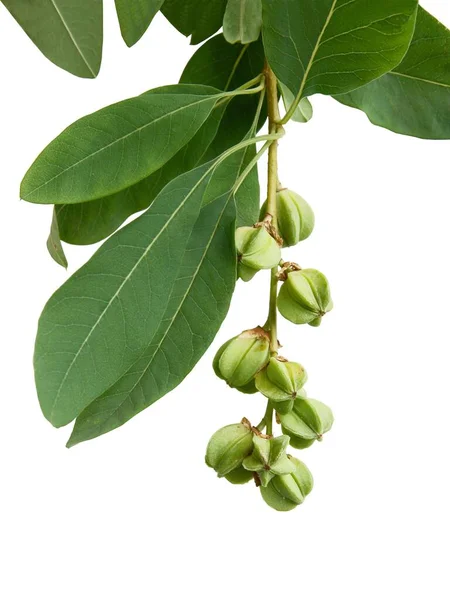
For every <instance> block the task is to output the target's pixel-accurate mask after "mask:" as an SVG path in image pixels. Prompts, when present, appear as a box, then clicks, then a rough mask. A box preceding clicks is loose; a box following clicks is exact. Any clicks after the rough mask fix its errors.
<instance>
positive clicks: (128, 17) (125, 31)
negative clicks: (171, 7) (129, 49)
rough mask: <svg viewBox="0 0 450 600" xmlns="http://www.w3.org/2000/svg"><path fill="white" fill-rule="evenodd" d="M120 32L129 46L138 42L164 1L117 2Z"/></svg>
mask: <svg viewBox="0 0 450 600" xmlns="http://www.w3.org/2000/svg"><path fill="white" fill-rule="evenodd" d="M115 3H116V10H117V16H118V17H119V23H120V31H121V32H122V37H123V39H124V40H125V43H126V45H127V46H133V45H134V44H136V42H138V41H139V40H140V39H141V37H142V36H143V35H144V33H145V32H146V31H147V29H148V28H149V25H150V23H151V22H152V21H153V18H154V16H155V15H156V13H157V12H158V11H159V9H160V8H161V6H162V5H163V4H164V0H115Z"/></svg>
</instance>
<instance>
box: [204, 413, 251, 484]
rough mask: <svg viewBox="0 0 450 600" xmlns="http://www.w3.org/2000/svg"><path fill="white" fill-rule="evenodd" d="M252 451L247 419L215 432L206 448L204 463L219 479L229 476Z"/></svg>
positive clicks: (249, 426) (249, 427)
mask: <svg viewBox="0 0 450 600" xmlns="http://www.w3.org/2000/svg"><path fill="white" fill-rule="evenodd" d="M252 450H253V432H252V427H251V425H250V423H249V422H248V421H247V419H243V420H242V422H241V423H236V424H235V425H226V426H225V427H222V429H219V431H216V433H215V434H214V435H213V436H212V438H211V439H210V440H209V443H208V447H207V448H206V456H205V462H206V464H207V465H208V467H211V468H212V469H214V470H215V471H216V473H217V475H218V476H219V477H225V476H226V475H228V474H231V473H232V472H233V471H235V469H238V468H239V467H240V466H241V465H242V461H243V460H244V458H246V457H247V456H249V454H251V452H252Z"/></svg>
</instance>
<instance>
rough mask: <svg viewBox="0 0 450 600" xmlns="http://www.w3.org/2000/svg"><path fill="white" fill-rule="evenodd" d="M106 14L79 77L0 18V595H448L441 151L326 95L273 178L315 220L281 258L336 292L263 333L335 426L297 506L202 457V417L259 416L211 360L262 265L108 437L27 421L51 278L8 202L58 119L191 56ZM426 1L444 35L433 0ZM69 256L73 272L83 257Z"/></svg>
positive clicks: (255, 315)
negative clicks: (86, 437)
mask: <svg viewBox="0 0 450 600" xmlns="http://www.w3.org/2000/svg"><path fill="white" fill-rule="evenodd" d="M106 4H108V6H107V10H106V22H105V31H106V40H105V48H104V61H103V67H102V70H101V73H100V76H99V77H98V79H97V80H95V81H83V80H80V79H77V78H75V77H73V76H71V75H69V74H67V73H65V72H63V71H62V70H60V69H58V68H57V67H55V66H53V65H52V64H51V63H50V62H48V61H46V60H45V59H44V58H43V57H42V56H41V55H40V53H39V52H38V51H37V50H36V49H35V48H34V47H33V45H32V44H31V42H30V41H29V40H28V39H27V38H26V36H25V35H24V34H23V33H22V31H21V30H20V28H19V27H18V26H16V24H15V23H14V21H13V20H12V19H11V18H10V17H9V15H8V14H7V13H6V11H5V10H4V9H0V22H1V36H0V56H1V57H2V59H1V63H0V74H1V77H0V81H1V85H2V94H1V100H0V102H1V110H0V132H1V133H0V135H1V137H0V165H1V183H0V189H1V201H2V221H3V222H2V228H1V236H0V245H1V271H2V294H1V296H0V303H1V305H2V307H1V313H0V319H1V329H0V332H1V334H0V335H1V340H2V343H1V348H0V352H1V366H2V368H1V383H2V385H1V389H2V392H1V404H2V415H1V422H0V456H1V486H2V492H1V496H0V503H1V512H0V519H1V523H0V544H1V551H2V553H3V557H2V558H1V559H0V564H1V566H2V572H3V573H2V575H1V579H0V596H1V597H2V598H4V599H5V600H19V599H20V600H22V599H27V600H28V599H29V598H33V599H34V598H45V599H46V600H61V599H64V600H72V599H75V598H76V599H79V598H82V599H83V600H98V599H99V598H102V599H103V598H107V599H108V600H115V599H124V598H126V599H129V600H142V599H147V598H157V599H158V600H166V599H172V598H182V597H189V598H190V597H192V598H196V599H199V600H207V599H208V600H209V599H210V598H214V599H218V600H222V599H228V598H237V599H244V598H248V597H249V596H250V594H255V595H261V596H263V597H267V598H269V597H280V598H282V597H290V598H299V599H300V598H314V599H315V600H325V599H327V600H328V599H336V598H338V599H341V598H342V599H345V600H372V599H377V600H378V599H379V598H383V599H385V600H398V599H403V598H405V599H408V600H415V599H421V600H422V599H423V598H434V599H436V600H446V599H448V598H449V596H450V582H449V573H448V561H449V556H448V544H449V542H448V539H449V536H450V527H449V505H450V487H449V450H450V447H449V446H450V444H449V441H448V440H449V439H450V438H449V433H448V429H447V428H448V422H449V419H450V408H449V405H450V397H449V384H448V377H449V334H450V311H449V303H448V298H449V292H450V284H449V253H450V237H449V234H448V232H449V220H450V193H449V185H448V180H449V179H448V178H449V167H450V161H449V157H450V142H434V141H421V140H416V139H413V138H408V137H403V136H396V135H394V134H392V133H390V132H388V131H385V130H383V129H379V128H376V127H373V126H371V125H370V124H369V122H368V121H367V119H366V117H365V116H364V115H363V114H362V113H359V112H358V111H353V110H352V109H350V108H347V107H344V106H341V105H339V104H338V103H336V102H334V101H333V100H332V99H329V98H324V97H316V98H314V99H313V104H314V108H315V116H314V119H313V120H312V121H311V122H310V123H309V124H308V125H306V126H301V125H297V124H292V125H290V126H289V128H288V136H287V137H286V138H285V140H283V142H282V145H281V179H282V181H283V183H284V184H285V185H287V186H289V187H291V188H294V189H296V190H297V191H298V192H300V193H301V194H302V195H304V196H305V197H306V198H307V199H308V201H309V202H310V203H311V204H312V205H313V207H314V210H315V212H316V218H317V225H316V230H315V232H314V235H313V236H312V237H311V238H310V239H309V240H307V241H306V242H304V243H303V244H302V245H301V246H298V247H296V248H294V249H291V250H290V251H289V252H286V253H285V256H286V257H287V258H290V259H295V260H297V261H298V262H300V263H301V264H302V265H303V266H304V267H316V268H319V269H321V270H323V271H324V272H325V273H326V274H327V275H328V277H329V279H330V281H331V284H332V290H333V296H334V301H335V310H334V311H333V312H332V313H331V314H330V315H329V316H327V317H326V318H325V319H324V323H323V326H322V327H320V328H319V329H317V330H316V329H313V328H309V327H295V326H293V325H291V324H289V323H287V322H286V321H283V320H282V321H281V324H280V337H281V340H282V342H283V344H284V348H283V353H284V355H286V356H288V357H290V358H291V359H293V360H298V361H300V362H302V363H303V364H304V365H305V367H306V368H307V370H308V372H309V384H308V391H309V393H310V395H312V396H313V397H316V398H318V399H320V400H322V401H324V402H326V403H328V404H330V405H331V406H332V407H333V410H334V412H335V417H336V423H335V426H334V429H333V431H332V432H331V433H330V434H328V435H327V437H326V439H325V441H324V442H323V443H322V444H316V445H315V446H313V447H312V448H311V449H309V450H306V451H303V452H302V453H301V454H302V459H303V460H304V461H305V462H306V463H307V464H308V466H309V467H310V468H311V470H312V471H313V473H314V477H315V489H314V490H313V492H312V494H311V495H310V496H309V497H308V499H307V501H306V502H305V504H304V505H303V506H301V507H299V508H297V509H296V510H295V511H293V512H291V513H287V514H280V513H276V512H274V511H271V510H270V509H269V508H268V507H267V506H266V505H265V504H264V503H263V501H262V500H261V498H260V497H259V492H258V491H257V490H256V489H255V488H254V487H253V486H252V485H248V486H243V487H236V486H231V485H229V484H228V483H227V482H226V481H223V480H218V479H217V478H215V476H214V473H213V472H212V471H211V470H210V469H208V468H207V467H206V466H205V465H204V463H203V457H204V449H205V446H206V443H207V441H208V439H209V437H210V435H211V434H212V433H213V432H214V431H215V430H216V429H218V428H219V427H221V426H222V425H225V424H228V423H233V422H236V421H238V420H240V419H241V418H242V417H243V416H244V415H245V416H247V417H248V418H250V419H251V420H253V421H258V420H259V418H260V416H261V414H262V411H263V410H264V402H263V399H262V398H258V397H257V396H250V397H247V396H245V397H244V396H241V395H240V394H238V393H236V392H233V391H231V390H229V389H228V388H227V387H226V386H225V384H224V383H223V382H221V381H219V380H218V379H216V378H215V376H214V374H213V372H212V369H211V366H210V363H211V360H212V357H213V354H214V351H215V350H216V349H217V348H218V347H219V345H220V344H221V343H222V342H223V341H224V340H226V339H228V338H229V337H231V336H232V335H234V334H236V333H238V332H240V331H241V330H242V329H246V328H249V327H252V326H255V325H257V324H262V322H263V321H264V320H265V316H266V314H265V313H266V304H267V302H266V301H267V284H268V282H267V276H266V275H259V276H258V277H257V278H255V280H254V282H252V283H251V284H246V285H244V284H241V283H240V284H239V285H238V287H237V292H236V296H235V298H234V301H233V305H232V309H231V312H230V314H229V316H228V318H227V320H226V323H225V325H224V327H223V328H222V330H221V332H220V334H219V336H218V338H217V339H216V341H215V342H214V344H213V346H212V348H211V349H210V351H209V352H208V353H207V355H206V356H205V357H204V359H203V360H202V361H201V363H200V364H199V365H198V368H197V369H196V370H195V372H194V373H192V374H191V376H190V377H189V378H188V379H187V380H186V381H185V382H184V384H183V385H182V387H181V388H179V389H177V390H175V391H174V392H173V393H171V394H170V395H169V396H168V397H167V398H165V399H164V400H162V401H160V402H158V403H157V404H156V405H154V406H153V407H151V408H150V409H148V410H147V411H146V412H144V413H142V414H141V415H139V416H138V417H136V418H135V419H134V420H132V421H131V422H129V423H128V424H127V425H126V426H124V427H123V428H121V429H119V430H117V431H115V432H112V433H110V434H108V435H107V436H104V437H102V438H99V439H96V440H94V441H92V442H89V443H86V444H84V445H80V446H78V447H76V448H74V449H73V450H70V451H69V450H66V449H65V441H66V439H67V437H68V436H69V429H67V428H66V429H63V430H55V429H53V428H52V427H51V426H50V425H49V424H48V423H47V422H46V420H45V419H44V417H43V416H42V415H41V412H40V409H39V405H38V401H37V398H36V394H35V390H34V383H33V372H32V352H33V343H34V336H35V331H36V322H37V318H38V316H39V313H40V311H41V309H42V307H43V305H44V303H45V301H46V300H47V298H48V297H49V296H50V295H51V294H52V292H53V291H54V290H55V289H56V288H57V287H58V286H59V285H61V284H62V283H63V281H64V280H65V278H66V277H67V274H66V273H65V272H64V270H63V269H61V268H60V267H58V266H57V265H56V264H54V263H53V262H52V261H51V259H50V258H49V256H48V255H47V251H46V248H45V240H46V237H47V233H48V228H49V225H50V219H51V210H50V207H42V206H34V205H30V204H27V203H25V202H19V198H18V190H19V183H20V180H21V178H22V176H23V174H24V172H25V170H26V169H27V167H28V166H29V165H30V163H31V162H32V160H33V159H34V158H35V156H36V155H37V153H38V152H39V151H40V150H41V149H42V148H43V147H44V146H45V145H46V144H47V143H48V142H49V141H50V140H51V139H52V138H53V137H55V136H56V135H57V134H58V133H59V132H60V131H61V130H62V129H63V128H64V127H66V126H67V125H68V124H70V123H71V122H72V121H74V120H75V119H77V118H79V117H81V116H83V115H84V114H86V113H89V112H92V111H94V110H96V109H98V108H101V107H103V106H104V105H107V104H110V103H112V102H114V101H117V100H121V99H123V98H126V97H130V96H133V95H135V94H139V93H141V92H143V91H145V90H146V89H148V88H151V87H156V86H158V85H163V84H167V83H174V82H176V81H177V79H178V77H179V74H180V72H181V70H182V68H183V65H184V64H185V62H186V61H187V59H188V58H189V55H190V53H191V52H192V48H190V47H189V45H188V42H187V41H186V40H185V39H184V38H183V37H182V36H181V35H180V34H178V33H177V32H176V31H175V30H173V29H172V28H171V27H170V26H169V25H168V24H167V23H166V21H165V20H164V19H163V18H162V17H158V18H157V19H156V20H155V22H154V23H153V25H152V27H151V29H150V31H149V32H148V33H147V35H146V36H145V38H144V39H143V40H142V41H141V42H140V43H139V44H138V45H137V46H136V47H134V48H133V49H127V48H126V46H125V44H124V43H123V42H122V41H121V38H120V33H119V29H118V26H117V23H116V20H115V16H114V11H113V6H112V4H113V3H112V0H110V2H107V3H106ZM423 5H424V6H425V8H428V9H429V10H430V11H432V12H433V13H434V14H435V15H436V16H438V17H439V18H440V19H441V20H442V21H444V22H445V23H446V24H447V25H450V8H449V5H448V2H447V0H428V1H425V0H424V1H423ZM67 250H68V258H69V262H70V270H69V274H70V273H72V272H73V271H74V270H75V269H76V268H77V267H78V266H79V265H81V264H82V263H83V262H84V261H85V260H87V258H88V257H89V256H90V255H91V253H92V251H93V249H92V248H82V249H80V248H75V247H69V248H68V249H67Z"/></svg>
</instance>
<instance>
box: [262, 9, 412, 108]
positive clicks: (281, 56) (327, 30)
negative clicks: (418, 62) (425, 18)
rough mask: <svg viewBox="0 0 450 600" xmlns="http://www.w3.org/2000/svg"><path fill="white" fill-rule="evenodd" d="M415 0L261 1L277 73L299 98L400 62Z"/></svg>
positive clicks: (354, 82) (353, 83)
mask: <svg viewBox="0 0 450 600" xmlns="http://www.w3.org/2000/svg"><path fill="white" fill-rule="evenodd" d="M416 12H417V0H376V2H375V1H373V0H302V1H301V2H300V1H299V0H263V39H264V46H265V49H266V55H267V59H268V61H269V63H270V66H271V67H272V69H273V71H274V72H275V75H276V76H277V77H278V78H279V79H280V81H281V82H282V83H284V84H285V85H286V86H287V87H288V88H289V89H290V91H291V92H292V94H294V95H295V96H296V97H298V98H302V97H306V96H312V95H313V94H318V93H319V94H339V93H344V92H349V91H351V90H354V89H356V88H358V87H360V86H362V85H364V84H366V83H368V82H369V81H372V80H373V79H376V78H377V77H380V76H381V75H383V74H384V73H387V72H388V71H390V70H391V69H392V68H393V67H395V66H397V65H398V64H399V62H400V61H401V59H402V58H403V56H404V55H405V53H406V50H407V48H408V45H409V42H410V40H411V37H412V34H413V31H414V25H415V19H416Z"/></svg>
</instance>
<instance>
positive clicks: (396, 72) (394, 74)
mask: <svg viewBox="0 0 450 600" xmlns="http://www.w3.org/2000/svg"><path fill="white" fill-rule="evenodd" d="M387 75H392V76H395V77H406V78H407V79H413V80H414V81H423V83H429V84H430V85H437V86H439V87H443V88H450V84H448V83H441V82H439V81H431V80H430V79H424V78H423V77H416V76H415V75H407V74H406V73H400V72H399V71H392V72H391V73H387Z"/></svg>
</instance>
